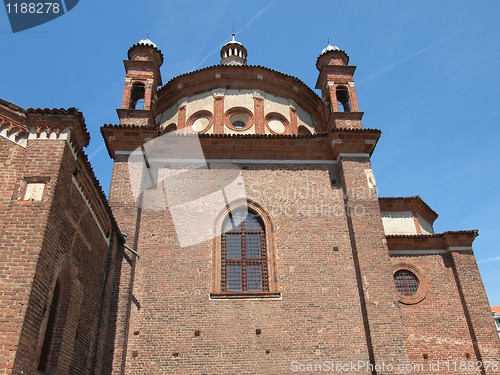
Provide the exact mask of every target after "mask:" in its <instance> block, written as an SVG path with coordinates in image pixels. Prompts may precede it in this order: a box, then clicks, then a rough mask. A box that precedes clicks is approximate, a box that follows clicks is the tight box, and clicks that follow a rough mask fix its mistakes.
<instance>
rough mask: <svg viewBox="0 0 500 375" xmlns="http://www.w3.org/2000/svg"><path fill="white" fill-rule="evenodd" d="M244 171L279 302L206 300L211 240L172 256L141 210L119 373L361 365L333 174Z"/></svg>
mask: <svg viewBox="0 0 500 375" xmlns="http://www.w3.org/2000/svg"><path fill="white" fill-rule="evenodd" d="M117 164H120V163H115V168H120V169H121V168H122V166H119V165H117ZM242 167H243V166H242ZM246 167H247V170H244V171H243V177H244V180H245V185H246V187H247V194H248V196H249V198H250V199H251V200H252V201H254V202H256V203H258V204H260V205H261V206H262V207H263V208H264V209H265V210H266V211H267V212H268V213H269V214H270V217H271V220H272V223H273V225H274V236H275V242H276V248H275V252H276V257H277V274H278V290H279V291H280V292H281V293H282V299H280V300H244V301H241V300H240V301H237V300H209V294H210V293H211V292H212V291H213V290H212V289H213V277H214V273H213V272H214V271H213V267H214V264H213V241H211V240H210V241H206V242H203V243H200V244H197V245H193V246H190V247H186V248H180V247H179V244H178V240H177V238H176V236H175V227H174V223H173V222H172V218H171V216H170V214H169V211H167V210H158V211H154V210H142V214H141V219H140V232H139V241H138V250H139V252H140V254H141V259H140V260H138V261H137V263H136V267H137V269H136V273H135V280H134V287H133V296H132V305H131V309H132V314H131V320H130V330H129V335H128V348H127V353H126V355H127V362H126V373H127V374H158V373H176V374H195V373H239V374H240V373H241V374H255V373H276V374H278V373H289V372H290V371H291V370H290V366H291V363H292V361H299V362H301V363H302V362H314V363H316V362H323V361H325V360H328V361H336V362H348V361H350V360H353V361H355V362H357V361H358V360H359V361H368V360H369V358H368V352H367V344H366V338H365V334H364V332H363V329H362V327H363V322H362V312H361V308H360V303H359V295H358V288H357V281H356V273H355V270H354V264H353V260H352V252H351V248H350V239H349V236H348V230H347V227H346V218H345V213H344V209H343V207H344V203H343V198H342V193H341V191H340V186H338V185H335V186H334V188H333V189H332V187H331V179H332V178H334V179H336V180H337V181H339V176H338V168H337V167H336V166H329V167H328V166H321V165H320V166H318V165H300V166H294V165H285V166H284V165H273V164H270V165H258V164H250V165H246ZM117 174H118V171H117V170H116V169H115V176H116V175H117ZM115 182H116V180H115ZM192 183H196V181H193V182H192ZM114 188H115V189H116V188H117V187H116V186H115V187H114ZM125 189H126V188H125V187H124V190H125ZM147 195H148V192H147V193H146V196H145V198H144V199H145V200H147V199H148V197H147ZM115 199H116V196H115ZM157 204H158V205H159V206H160V207H163V208H164V209H166V207H165V202H164V201H159V202H157ZM115 212H116V210H115ZM131 216H133V215H130V216H129V217H131ZM117 217H118V220H119V221H120V218H121V216H120V215H117ZM125 225H126V223H125V222H123V223H122V222H120V227H124V226H125ZM269 235H271V233H269ZM335 248H337V249H335ZM256 329H261V330H262V333H261V334H260V335H256V333H255V330H256ZM195 330H200V332H201V334H200V336H199V337H196V336H195V335H194V331H195ZM266 350H270V352H269V354H266ZM174 353H178V357H176V356H174ZM135 355H137V356H135ZM117 373H118V372H117Z"/></svg>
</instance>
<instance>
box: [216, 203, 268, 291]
mask: <svg viewBox="0 0 500 375" xmlns="http://www.w3.org/2000/svg"><path fill="white" fill-rule="evenodd" d="M245 214H246V211H236V212H231V214H230V215H228V217H227V218H226V221H225V222H224V224H223V226H222V228H223V231H222V232H223V234H222V236H221V239H222V247H221V266H222V267H221V271H222V274H221V284H222V285H221V288H222V290H223V291H225V292H268V291H269V282H268V273H267V250H266V234H265V231H264V225H263V223H262V222H261V219H260V217H259V216H258V215H257V214H255V213H252V212H248V214H247V216H246V217H244V216H243V215H245Z"/></svg>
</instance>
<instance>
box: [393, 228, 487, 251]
mask: <svg viewBox="0 0 500 375" xmlns="http://www.w3.org/2000/svg"><path fill="white" fill-rule="evenodd" d="M477 235H478V231H477V230H460V231H447V232H443V233H437V234H418V235H406V234H393V235H387V236H386V239H387V246H388V248H389V251H398V250H409V251H414V252H415V253H418V252H419V251H435V250H443V251H472V243H473V242H474V239H475V238H476V237H477Z"/></svg>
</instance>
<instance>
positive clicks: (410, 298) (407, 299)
mask: <svg viewBox="0 0 500 375" xmlns="http://www.w3.org/2000/svg"><path fill="white" fill-rule="evenodd" d="M398 271H409V272H411V273H413V274H414V275H415V277H416V278H417V279H418V288H417V291H416V292H415V293H413V294H411V295H405V294H402V293H400V292H399V291H397V289H396V284H394V287H395V289H396V291H397V293H398V295H399V302H400V303H402V304H404V305H414V304H417V303H419V302H421V301H423V300H424V298H425V297H426V296H427V292H428V291H429V281H428V279H427V277H425V274H424V273H423V272H422V271H420V269H419V268H417V267H416V266H414V265H413V264H411V263H409V262H399V263H397V264H394V265H393V266H392V274H393V277H394V275H395V274H396V273H397V272H398Z"/></svg>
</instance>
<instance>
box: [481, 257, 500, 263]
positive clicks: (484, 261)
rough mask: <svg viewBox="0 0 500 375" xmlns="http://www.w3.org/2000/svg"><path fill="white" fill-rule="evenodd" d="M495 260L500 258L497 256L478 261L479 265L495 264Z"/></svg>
mask: <svg viewBox="0 0 500 375" xmlns="http://www.w3.org/2000/svg"><path fill="white" fill-rule="evenodd" d="M495 260H500V256H497V257H495V258H488V259H481V260H478V261H477V263H486V262H494V261H495Z"/></svg>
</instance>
